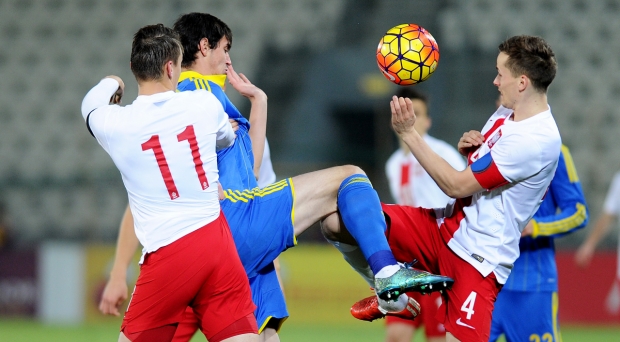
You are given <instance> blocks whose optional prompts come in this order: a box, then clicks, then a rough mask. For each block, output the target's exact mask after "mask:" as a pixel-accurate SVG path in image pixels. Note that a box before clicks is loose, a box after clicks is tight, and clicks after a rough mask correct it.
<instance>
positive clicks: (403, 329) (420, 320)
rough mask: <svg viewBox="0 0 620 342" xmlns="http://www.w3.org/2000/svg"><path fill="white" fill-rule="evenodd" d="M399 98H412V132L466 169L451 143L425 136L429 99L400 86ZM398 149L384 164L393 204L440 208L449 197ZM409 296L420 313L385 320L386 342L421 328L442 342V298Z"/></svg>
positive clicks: (404, 340)
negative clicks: (440, 318) (438, 318)
mask: <svg viewBox="0 0 620 342" xmlns="http://www.w3.org/2000/svg"><path fill="white" fill-rule="evenodd" d="M396 95H397V96H398V97H404V98H409V99H411V103H412V106H413V109H414V111H415V114H416V121H415V124H414V128H415V130H416V131H417V132H418V133H419V134H420V135H421V136H422V138H423V139H424V141H426V143H427V144H428V145H429V146H430V148H431V149H432V150H433V151H435V153H437V154H438V155H440V156H441V157H442V158H444V159H445V160H446V161H447V162H448V163H449V164H450V165H452V167H453V168H454V169H455V170H459V171H462V170H464V169H465V167H466V166H467V165H466V164H465V160H464V159H463V157H462V156H461V155H460V154H459V153H458V151H457V150H456V149H455V148H454V147H452V146H451V145H450V144H448V143H446V142H444V141H442V140H439V139H437V138H434V137H432V136H430V135H429V134H428V130H429V129H430V128H431V124H432V122H431V118H430V116H429V113H428V97H427V96H426V94H424V93H422V92H420V91H417V90H416V89H415V88H413V87H401V88H400V89H399V91H398V93H397V94H396ZM398 141H399V145H400V148H399V149H398V150H397V151H396V152H394V154H392V156H391V157H390V158H389V159H388V161H387V163H386V165H385V173H386V175H387V178H388V181H389V185H390V191H391V193H392V198H394V200H395V201H396V203H398V204H401V205H408V206H414V207H423V208H443V207H445V206H446V204H447V203H448V201H449V200H450V198H449V197H448V196H447V195H446V194H445V193H444V192H443V191H441V189H440V188H439V187H438V186H437V183H435V181H434V180H433V179H432V178H431V176H429V174H428V173H427V172H426V171H425V170H424V168H423V167H422V166H421V165H420V163H419V162H418V161H417V160H416V159H415V157H414V156H413V154H411V151H409V147H407V145H406V144H405V143H404V142H403V141H402V140H400V139H398ZM408 295H409V296H410V297H412V298H413V299H414V300H416V301H417V302H418V303H419V304H420V306H421V309H422V310H421V312H420V314H419V315H418V316H417V317H416V318H415V320H408V319H402V318H399V317H395V316H387V317H386V324H387V328H386V341H387V342H409V341H411V340H412V339H413V336H414V334H415V329H416V328H419V327H421V326H424V333H425V335H426V340H427V341H429V342H440V341H445V340H446V338H445V336H446V330H445V328H444V326H443V324H442V323H440V322H438V321H437V319H435V314H436V313H437V308H438V307H439V305H441V295H440V293H439V292H433V293H431V294H430V295H421V294H419V293H415V292H410V293H408Z"/></svg>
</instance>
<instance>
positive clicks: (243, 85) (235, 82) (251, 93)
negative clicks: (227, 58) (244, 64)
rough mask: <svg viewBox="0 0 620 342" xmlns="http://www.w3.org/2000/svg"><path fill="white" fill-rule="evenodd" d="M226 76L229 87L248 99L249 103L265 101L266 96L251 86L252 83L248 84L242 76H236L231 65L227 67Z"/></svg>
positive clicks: (248, 81) (246, 79)
mask: <svg viewBox="0 0 620 342" xmlns="http://www.w3.org/2000/svg"><path fill="white" fill-rule="evenodd" d="M226 75H227V76H228V83H230V85H231V86H233V88H235V89H236V90H237V91H238V92H239V93H240V94H241V95H243V96H245V97H247V98H248V99H250V101H252V100H254V99H263V100H265V101H266V100H267V95H266V94H265V92H264V91H262V90H261V89H260V88H259V87H257V86H255V85H254V84H252V82H250V80H248V78H247V77H245V75H244V74H238V73H237V72H236V71H235V69H234V68H233V66H232V65H230V66H228V70H227V71H226Z"/></svg>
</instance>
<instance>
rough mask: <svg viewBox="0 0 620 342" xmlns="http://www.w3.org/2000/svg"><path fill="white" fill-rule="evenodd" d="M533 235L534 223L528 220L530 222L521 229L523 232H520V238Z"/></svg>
mask: <svg viewBox="0 0 620 342" xmlns="http://www.w3.org/2000/svg"><path fill="white" fill-rule="evenodd" d="M533 233H534V223H533V222H532V220H530V222H528V223H527V225H526V226H525V228H523V231H522V232H521V237H524V236H531V235H532V234H533Z"/></svg>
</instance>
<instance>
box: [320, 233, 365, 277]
mask: <svg viewBox="0 0 620 342" xmlns="http://www.w3.org/2000/svg"><path fill="white" fill-rule="evenodd" d="M325 240H327V241H328V242H329V243H331V244H332V245H333V246H334V247H336V249H337V250H339V251H340V253H342V256H343V257H344V260H346V261H347V263H349V265H351V268H353V269H354V270H355V272H357V273H359V275H361V276H362V278H364V280H365V281H366V282H367V283H368V285H369V286H370V287H373V288H374V287H375V278H374V275H373V274H372V270H371V269H370V265H368V261H366V258H365V257H364V254H363V253H362V250H361V249H360V248H359V246H353V245H349V244H346V243H342V242H339V241H332V240H330V239H325Z"/></svg>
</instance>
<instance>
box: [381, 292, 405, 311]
mask: <svg viewBox="0 0 620 342" xmlns="http://www.w3.org/2000/svg"><path fill="white" fill-rule="evenodd" d="M408 301H409V297H407V295H406V294H404V293H403V294H401V295H400V296H398V298H397V299H396V300H394V301H392V300H390V301H387V300H383V299H381V298H379V310H380V311H381V312H383V313H386V312H399V311H403V310H404V309H405V307H407V302H408Z"/></svg>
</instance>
